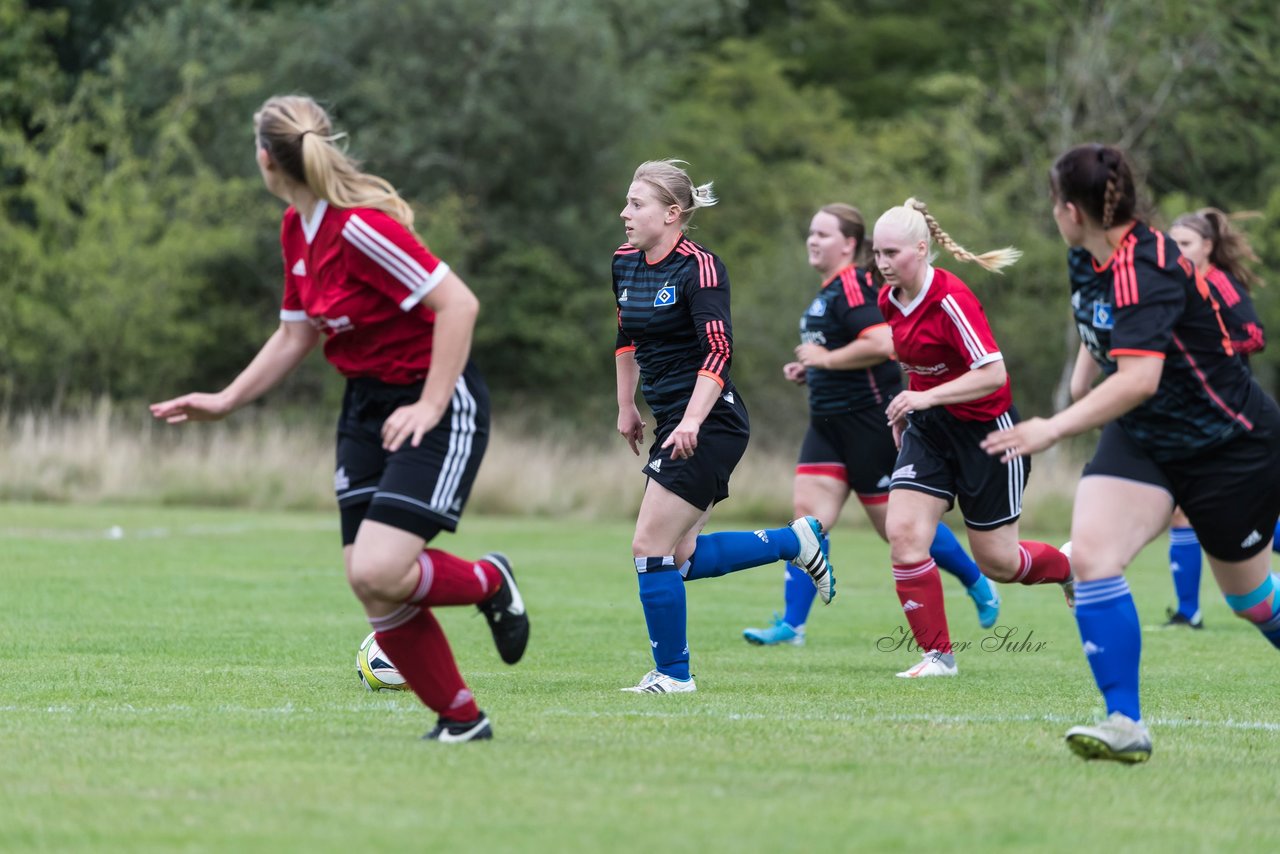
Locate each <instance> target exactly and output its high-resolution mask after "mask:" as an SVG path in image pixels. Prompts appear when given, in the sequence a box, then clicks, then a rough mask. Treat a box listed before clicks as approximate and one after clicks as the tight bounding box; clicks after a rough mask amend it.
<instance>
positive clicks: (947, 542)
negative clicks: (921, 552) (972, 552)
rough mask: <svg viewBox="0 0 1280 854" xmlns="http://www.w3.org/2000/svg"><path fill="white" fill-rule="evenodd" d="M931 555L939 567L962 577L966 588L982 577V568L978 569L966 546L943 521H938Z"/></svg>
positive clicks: (930, 550) (930, 547) (930, 551)
mask: <svg viewBox="0 0 1280 854" xmlns="http://www.w3.org/2000/svg"><path fill="white" fill-rule="evenodd" d="M929 557H931V558H933V560H934V563H936V564H938V567H939V568H941V569H943V570H945V571H947V572H949V573H951V574H952V575H954V576H955V577H956V578H958V579H960V583H961V584H963V585H964V586H965V587H966V588H968V587H972V586H973V583H974V582H975V581H977V580H978V579H979V578H981V577H982V570H980V569H978V565H977V564H976V563H974V562H973V558H971V557H969V553H968V552H966V551H965V550H964V546H962V545H960V541H959V540H957V539H956V535H955V534H953V533H951V529H950V528H948V527H947V526H946V525H944V524H942V523H941V522H939V523H938V530H937V531H936V532H935V533H934V535H933V545H931V546H929Z"/></svg>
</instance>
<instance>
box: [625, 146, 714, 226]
mask: <svg viewBox="0 0 1280 854" xmlns="http://www.w3.org/2000/svg"><path fill="white" fill-rule="evenodd" d="M681 164H683V165H685V166H688V165H689V164H688V163H685V161H683V160H646V161H645V162H644V163H641V164H640V165H639V166H638V167H637V168H636V174H635V175H634V176H633V177H632V179H631V180H632V181H633V182H635V181H644V182H645V183H646V184H648V185H649V186H650V187H653V189H654V192H656V193H657V196H658V201H659V202H660V203H661V204H662V206H663V207H670V206H671V205H675V206H676V207H678V208H679V209H680V230H681V231H684V230H685V228H686V227H687V226H688V225H689V219H690V218H691V217H692V216H693V212H694V211H696V210H697V209H698V208H709V207H711V206H712V205H714V204H715V203H716V202H718V201H720V200H719V199H717V198H716V194H715V193H713V192H712V190H711V183H712V182H710V181H708V182H707V183H705V184H699V185H698V186H696V187H695V186H694V184H693V179H692V178H690V177H689V173H688V172H686V171H684V170H683V169H681V168H680V166H681Z"/></svg>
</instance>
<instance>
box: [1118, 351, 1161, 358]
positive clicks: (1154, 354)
mask: <svg viewBox="0 0 1280 854" xmlns="http://www.w3.org/2000/svg"><path fill="white" fill-rule="evenodd" d="M1107 355H1108V356H1110V357H1111V358H1113V359H1114V358H1115V357H1116V356H1146V357H1147V358H1150V359H1163V358H1164V353H1159V352H1156V351H1155V350H1112V351H1111V352H1110V353H1108V354H1107Z"/></svg>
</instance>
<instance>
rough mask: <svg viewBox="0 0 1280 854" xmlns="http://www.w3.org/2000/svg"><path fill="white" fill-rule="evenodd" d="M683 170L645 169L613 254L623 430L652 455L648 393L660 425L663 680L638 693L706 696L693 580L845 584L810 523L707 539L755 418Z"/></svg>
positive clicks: (647, 501)
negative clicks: (689, 626)
mask: <svg viewBox="0 0 1280 854" xmlns="http://www.w3.org/2000/svg"><path fill="white" fill-rule="evenodd" d="M715 201H716V199H715V196H714V195H712V193H711V185H710V184H703V185H702V186H699V187H695V186H694V185H693V182H692V181H691V180H689V175H688V174H687V173H686V172H685V171H684V170H683V169H681V168H680V166H679V161H672V160H656V161H649V162H647V163H642V164H641V165H640V167H639V168H638V169H637V170H636V173H635V177H634V178H633V179H632V182H631V186H630V188H628V190H627V204H626V207H624V208H623V209H622V213H621V217H622V220H623V222H624V223H625V226H626V233H627V242H626V243H625V244H623V245H622V246H621V247H620V248H619V249H618V250H617V252H615V253H614V256H613V294H614V299H615V300H616V302H617V308H618V337H617V347H616V349H615V361H616V364H617V374H618V432H619V433H621V434H622V436H623V437H624V438H625V439H626V440H627V442H628V444H629V445H630V446H631V451H632V452H633V453H635V454H639V453H640V444H641V443H642V442H643V441H644V427H645V424H644V420H643V419H642V418H641V417H640V410H639V409H638V408H637V406H636V400H635V394H636V384H637V382H638V383H639V384H640V387H641V391H642V392H643V394H644V399H645V403H647V404H648V406H649V408H650V409H651V410H652V411H653V414H654V417H655V418H656V419H657V424H656V425H655V428H654V442H653V445H652V446H651V447H650V448H649V460H648V462H647V463H646V464H645V466H644V469H643V471H644V474H645V475H646V476H647V477H648V481H647V482H646V484H645V493H644V498H643V500H642V501H641V502H640V514H639V517H638V518H637V519H636V531H635V536H634V538H633V539H632V541H631V552H632V555H633V557H634V559H635V568H636V574H637V577H638V580H639V585H640V602H641V604H642V605H643V606H644V617H645V623H646V624H647V626H648V629H649V644H650V646H651V647H652V652H653V661H654V669H653V670H651V671H650V672H649V673H647V674H646V675H645V676H644V678H642V679H641V680H640V683H639V684H638V685H636V686H634V687H631V688H626V689H624V690H627V691H636V692H638V693H649V694H667V693H675V692H686V691H693V690H695V685H694V682H693V678H692V676H691V675H690V673H689V644H688V640H687V634H686V629H685V594H684V582H685V581H692V580H693V579H695V578H711V577H714V576H719V575H724V574H726V573H729V572H735V571H737V570H740V569H747V568H748V567H752V566H760V565H761V564H765V563H772V562H774V561H777V560H794V561H795V562H796V563H798V564H799V565H801V566H803V567H804V568H805V571H806V572H808V573H809V576H810V578H812V579H813V583H814V584H815V585H816V587H817V589H818V595H819V596H821V597H822V601H823V602H829V601H831V597H832V596H833V595H834V594H835V579H834V577H833V576H832V573H831V570H830V567H829V565H828V564H827V559H826V556H825V555H824V554H823V553H822V545H821V537H822V526H821V525H820V524H819V523H818V520H817V519H814V518H813V517H812V516H806V517H804V518H801V519H797V520H795V521H794V522H792V523H791V524H790V525H788V526H787V527H784V528H775V529H769V530H759V531H744V532H729V533H719V534H702V533H701V532H702V529H703V527H704V526H705V525H706V524H707V520H708V518H709V517H710V515H711V508H712V507H713V506H715V504H716V503H717V502H719V501H723V500H724V499H725V498H727V497H728V495H729V476H730V474H732V472H733V468H734V466H736V465H737V463H738V460H739V459H741V458H742V454H743V452H744V451H746V449H747V438H748V435H749V433H750V427H749V424H748V421H747V410H746V407H745V406H744V405H743V402H742V398H741V397H740V396H739V395H738V392H737V390H736V389H735V388H734V387H733V383H732V382H731V381H730V380H729V365H730V362H731V361H732V357H733V325H732V323H731V320H730V316H729V277H728V274H727V273H726V272H725V267H724V264H723V263H721V261H720V259H719V258H717V257H716V256H715V255H713V254H711V253H710V252H708V251H707V250H706V249H703V248H702V247H701V246H699V245H698V244H696V243H694V242H693V241H692V240H690V239H689V238H687V237H685V235H684V229H685V226H686V225H687V224H688V222H689V218H690V217H691V216H693V212H694V211H695V210H696V209H697V208H699V207H706V206H708V205H712V204H715Z"/></svg>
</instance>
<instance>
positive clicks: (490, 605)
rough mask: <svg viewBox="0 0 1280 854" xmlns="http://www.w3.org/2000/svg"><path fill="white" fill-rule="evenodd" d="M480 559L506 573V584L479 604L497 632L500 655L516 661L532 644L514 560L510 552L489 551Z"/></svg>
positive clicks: (494, 634) (511, 661) (509, 660)
mask: <svg viewBox="0 0 1280 854" xmlns="http://www.w3.org/2000/svg"><path fill="white" fill-rule="evenodd" d="M480 560H482V561H484V562H485V563H489V564H492V565H494V566H496V567H497V568H498V572H500V573H501V574H502V586H501V587H499V588H498V592H496V593H494V594H493V595H492V596H490V597H489V598H488V599H486V600H484V601H483V602H481V603H480V604H478V605H476V607H477V608H478V609H479V610H480V613H481V614H484V618H485V619H486V620H488V621H489V631H491V632H493V645H494V646H496V647H497V648H498V655H500V656H502V660H503V661H505V662H506V663H507V664H515V663H516V662H517V661H519V660H520V657H521V656H522V655H524V648H525V647H526V646H528V645H529V615H528V614H526V613H525V610H524V598H523V597H521V595H520V588H519V587H516V577H515V576H514V575H512V574H511V561H509V560H507V556H506V555H503V554H499V553H498V552H489V554H487V555H485V556H484V557H482V558H480Z"/></svg>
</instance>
